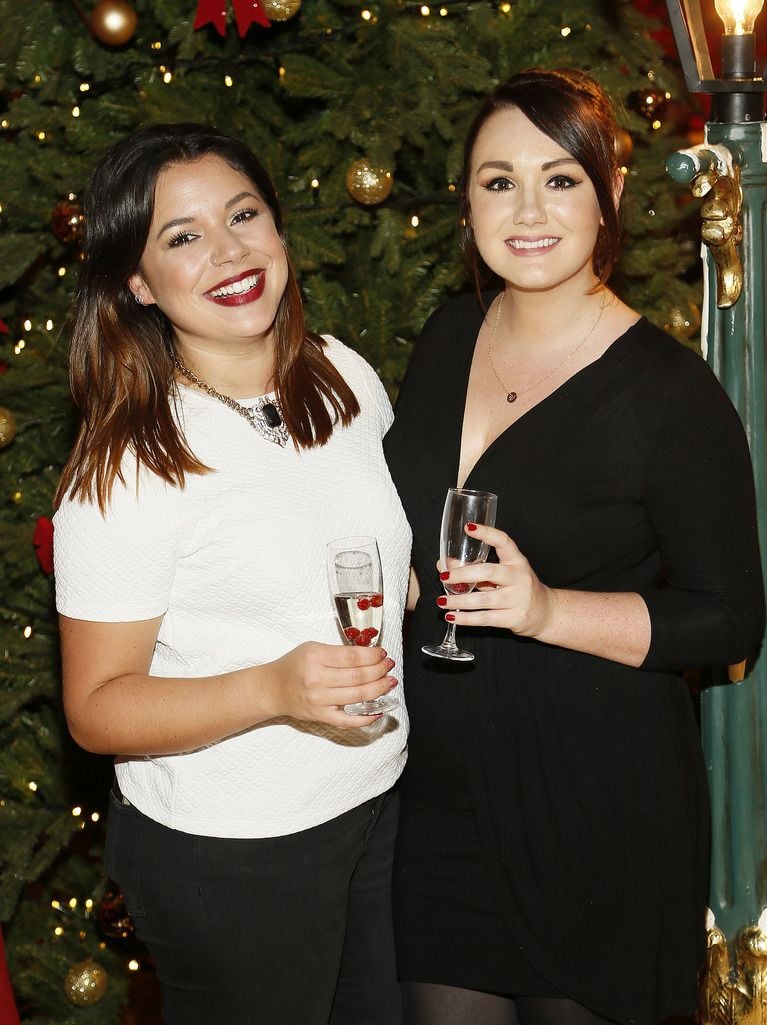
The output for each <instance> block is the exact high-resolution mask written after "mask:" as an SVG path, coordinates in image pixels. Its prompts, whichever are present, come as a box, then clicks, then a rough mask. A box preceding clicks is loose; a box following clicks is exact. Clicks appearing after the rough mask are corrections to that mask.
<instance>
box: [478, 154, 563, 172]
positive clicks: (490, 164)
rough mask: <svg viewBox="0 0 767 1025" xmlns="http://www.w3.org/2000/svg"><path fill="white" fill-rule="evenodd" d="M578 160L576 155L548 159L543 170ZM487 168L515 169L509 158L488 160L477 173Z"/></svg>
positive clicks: (542, 167)
mask: <svg viewBox="0 0 767 1025" xmlns="http://www.w3.org/2000/svg"><path fill="white" fill-rule="evenodd" d="M577 163H578V161H577V160H576V159H575V157H558V158H557V159H556V160H547V161H546V163H545V164H541V170H542V171H550V170H551V168H552V167H559V166H560V165H561V164H577ZM486 168H497V169H498V170H499V171H513V170H514V165H513V164H512V163H511V162H510V161H508V160H486V161H485V162H484V164H480V165H479V167H478V168H477V173H479V172H480V171H484V170H485V169H486Z"/></svg>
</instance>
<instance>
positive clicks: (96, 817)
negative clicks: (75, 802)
mask: <svg viewBox="0 0 767 1025" xmlns="http://www.w3.org/2000/svg"><path fill="white" fill-rule="evenodd" d="M100 818H101V816H100V815H99V813H98V812H97V811H94V812H93V814H92V815H91V822H98V821H99V819H100Z"/></svg>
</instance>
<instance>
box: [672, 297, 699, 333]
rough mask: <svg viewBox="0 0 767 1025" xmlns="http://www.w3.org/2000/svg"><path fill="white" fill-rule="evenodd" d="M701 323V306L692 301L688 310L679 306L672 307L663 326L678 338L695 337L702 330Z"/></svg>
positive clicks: (688, 305)
mask: <svg viewBox="0 0 767 1025" xmlns="http://www.w3.org/2000/svg"><path fill="white" fill-rule="evenodd" d="M700 324H701V313H700V307H699V306H696V305H695V303H692V302H690V303H688V304H687V309H686V310H681V309H680V308H679V307H678V306H674V307H672V308H671V310H670V311H669V317H668V321H667V322H666V323H665V324H664V325H663V326H664V327H665V329H666V330H667V331H670V332H671V334H672V335H676V336H677V337H678V338H694V337H695V335H696V334H697V333H698V331H699V330H700Z"/></svg>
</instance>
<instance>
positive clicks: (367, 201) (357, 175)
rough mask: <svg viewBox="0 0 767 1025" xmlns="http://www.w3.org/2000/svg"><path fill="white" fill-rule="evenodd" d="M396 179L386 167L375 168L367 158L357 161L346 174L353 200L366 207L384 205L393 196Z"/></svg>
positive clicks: (347, 185) (347, 184) (347, 186)
mask: <svg viewBox="0 0 767 1025" xmlns="http://www.w3.org/2000/svg"><path fill="white" fill-rule="evenodd" d="M393 185H394V179H393V177H392V173H391V171H388V170H386V168H384V167H373V166H372V165H371V164H370V162H369V161H368V160H367V158H366V157H360V159H359V160H355V161H354V163H353V164H352V165H351V167H350V168H349V170H348V171H347V173H346V188H347V189H348V190H349V195H350V196H351V197H352V199H356V201H357V202H358V203H363V204H364V205H365V206H374V205H375V204H376V203H383V201H384V200H385V199H387V198H388V197H389V195H390V194H391V190H392V186H393Z"/></svg>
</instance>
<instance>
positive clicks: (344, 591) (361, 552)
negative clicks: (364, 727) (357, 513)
mask: <svg viewBox="0 0 767 1025" xmlns="http://www.w3.org/2000/svg"><path fill="white" fill-rule="evenodd" d="M327 559H328V582H329V584H330V594H331V596H332V598H333V605H334V606H335V613H336V621H337V622H338V627H339V630H340V631H341V636H342V638H343V640H344V643H345V644H354V645H356V646H357V647H360V648H369V647H370V646H371V645H377V644H380V643H381V630H382V628H383V610H384V594H383V582H382V580H383V574H382V571H381V556H380V555H379V552H378V544H377V542H376V539H375V538H374V537H364V536H363V537H342V538H339V539H338V540H336V541H331V542H330V543H329V544H328V546H327ZM397 704H398V701H397V699H396V698H393V697H391V696H389V695H387V696H382V697H380V698H376V699H375V700H373V701H357V702H355V703H354V704H350V705H344V710H345V711H347V712H351V713H352V715H378V714H380V713H381V712H387V711H388V710H389V709H390V708H394V707H395V705H397Z"/></svg>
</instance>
